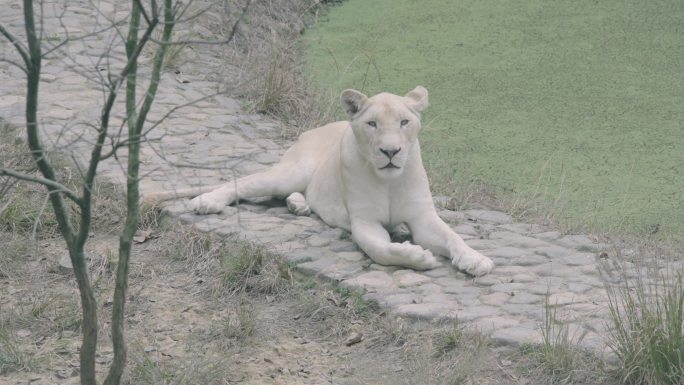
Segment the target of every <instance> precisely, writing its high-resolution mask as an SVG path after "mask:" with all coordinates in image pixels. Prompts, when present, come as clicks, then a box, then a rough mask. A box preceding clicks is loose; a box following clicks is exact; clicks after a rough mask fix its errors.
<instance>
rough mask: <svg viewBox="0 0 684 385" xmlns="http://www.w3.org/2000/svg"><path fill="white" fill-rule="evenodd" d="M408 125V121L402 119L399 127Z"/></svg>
mask: <svg viewBox="0 0 684 385" xmlns="http://www.w3.org/2000/svg"><path fill="white" fill-rule="evenodd" d="M408 123H409V121H408V119H404V120H402V121H401V126H402V127H404V126H405V125H407V124H408Z"/></svg>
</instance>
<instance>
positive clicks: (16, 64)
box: [0, 58, 28, 75]
mask: <svg viewBox="0 0 684 385" xmlns="http://www.w3.org/2000/svg"><path fill="white" fill-rule="evenodd" d="M0 61H4V62H5V63H9V64H11V65H13V66H15V67H18V68H19V69H20V70H22V71H24V73H25V74H26V75H28V70H27V69H26V68H24V66H22V65H21V63H17V62H15V61H14V60H10V59H5V58H1V59H0Z"/></svg>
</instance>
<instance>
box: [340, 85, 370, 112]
mask: <svg viewBox="0 0 684 385" xmlns="http://www.w3.org/2000/svg"><path fill="white" fill-rule="evenodd" d="M366 100H368V96H366V95H364V94H362V93H360V92H359V91H356V90H344V92H342V96H341V97H340V101H341V102H342V108H343V109H344V110H345V111H346V112H347V114H348V115H349V116H354V114H356V113H357V112H359V110H360V109H361V107H362V106H363V104H364V103H366Z"/></svg>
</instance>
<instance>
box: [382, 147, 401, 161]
mask: <svg viewBox="0 0 684 385" xmlns="http://www.w3.org/2000/svg"><path fill="white" fill-rule="evenodd" d="M399 151H401V147H399V148H393V149H384V148H381V149H380V152H382V153H383V154H385V155H386V156H387V157H388V158H389V159H392V157H393V156H394V155H396V154H397V153H398V152H399Z"/></svg>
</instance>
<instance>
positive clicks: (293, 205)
mask: <svg viewBox="0 0 684 385" xmlns="http://www.w3.org/2000/svg"><path fill="white" fill-rule="evenodd" d="M285 201H286V202H287V208H288V209H289V210H290V212H291V213H292V214H294V215H300V216H307V215H309V214H311V207H309V204H308V203H306V198H305V197H304V195H303V194H302V193H300V192H293V193H292V194H290V196H288V197H287V199H286V200H285Z"/></svg>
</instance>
